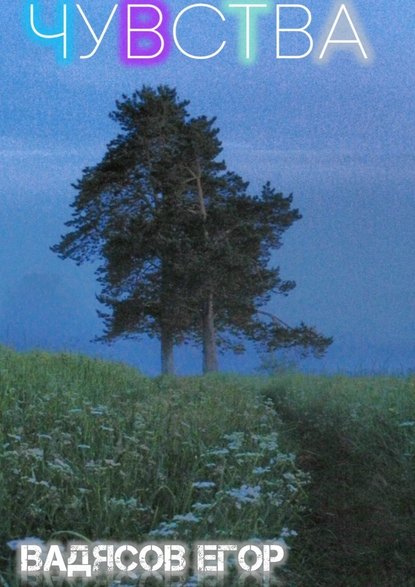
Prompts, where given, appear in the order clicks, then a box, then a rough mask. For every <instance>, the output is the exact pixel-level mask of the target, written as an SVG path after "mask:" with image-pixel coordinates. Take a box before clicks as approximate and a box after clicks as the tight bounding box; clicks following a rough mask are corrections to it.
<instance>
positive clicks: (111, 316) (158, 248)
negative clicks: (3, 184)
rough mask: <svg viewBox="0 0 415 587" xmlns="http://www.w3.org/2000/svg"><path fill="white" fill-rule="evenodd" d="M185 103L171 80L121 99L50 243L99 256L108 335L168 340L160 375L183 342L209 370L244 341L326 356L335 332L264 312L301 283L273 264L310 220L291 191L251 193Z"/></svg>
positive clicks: (73, 254) (82, 256)
mask: <svg viewBox="0 0 415 587" xmlns="http://www.w3.org/2000/svg"><path fill="white" fill-rule="evenodd" d="M187 106H188V102H186V101H184V102H180V101H179V100H178V98H177V94H176V91H175V90H174V89H171V88H168V87H166V86H161V87H159V88H157V90H153V89H151V88H148V87H143V89H142V90H141V91H137V92H135V93H134V94H133V95H132V97H131V98H128V97H127V96H123V99H122V101H119V102H117V104H116V110H115V111H114V112H113V113H112V114H111V117H112V119H113V120H115V121H116V122H118V123H119V125H120V126H121V129H122V133H121V134H120V135H118V137H117V138H116V139H114V140H113V141H112V142H111V143H110V144H109V145H108V149H107V152H106V154H105V156H104V158H103V160H102V161H101V163H99V164H98V165H96V166H95V167H93V168H87V169H85V170H84V172H83V177H82V178H81V180H79V181H78V182H77V183H76V184H75V185H74V187H75V188H76V190H77V192H78V194H77V197H76V198H75V201H74V203H73V207H74V213H73V219H72V220H70V221H69V222H67V226H68V227H70V228H71V229H72V230H71V232H69V233H68V234H67V235H66V236H64V237H62V240H61V242H60V243H59V244H58V245H55V246H54V247H53V248H52V250H53V251H55V252H56V253H58V254H59V255H60V256H61V257H62V258H71V259H74V260H75V261H76V262H77V263H82V262H84V261H87V260H90V259H93V258H96V257H98V258H100V259H101V265H100V266H99V268H98V270H97V274H98V280H99V282H100V284H101V288H102V289H101V295H100V296H98V299H99V300H100V302H101V303H102V304H104V305H105V306H106V308H107V310H106V311H105V312H100V315H101V317H102V318H103V320H104V325H105V330H104V335H103V336H102V337H101V338H102V339H103V340H106V341H111V340H113V339H115V338H117V337H120V336H124V337H137V336H140V335H142V334H144V333H145V334H148V335H150V336H156V337H158V338H160V341H161V356H162V361H161V362H162V372H163V373H172V372H173V371H174V365H173V347H174V345H175V344H176V343H182V342H188V341H192V340H193V341H196V342H199V343H202V346H203V370H204V372H209V371H215V370H217V369H218V360H217V346H218V345H219V346H225V347H226V346H228V347H229V346H230V347H232V348H234V349H236V350H237V349H241V348H242V344H241V340H243V339H244V338H248V339H251V340H254V341H255V342H257V343H259V344H265V346H266V348H267V349H268V350H271V349H275V348H279V347H281V346H295V345H300V346H302V347H303V348H308V349H311V350H312V351H313V352H314V353H315V354H322V353H324V350H325V348H326V347H327V346H328V345H329V344H330V342H331V339H329V338H325V337H323V336H321V335H319V334H318V333H317V332H316V331H315V330H314V329H310V328H308V327H306V326H305V325H304V324H301V325H300V326H299V327H297V328H290V327H288V326H287V325H285V324H284V323H283V322H282V321H280V320H278V319H277V318H276V317H273V316H271V315H269V313H268V312H267V311H266V310H265V309H264V307H265V308H266V304H267V303H268V302H269V300H270V298H271V295H272V294H284V295H286V294H287V293H288V292H289V291H290V290H291V289H292V288H293V287H294V286H295V284H294V283H293V282H291V281H283V280H282V279H281V277H280V273H279V268H270V267H269V263H270V258H271V253H272V251H274V250H276V249H278V248H279V247H280V246H281V243H282V241H281V237H282V235H283V233H284V232H285V230H287V229H288V228H289V227H290V226H291V225H292V224H293V223H294V222H296V221H297V220H299V219H300V218H301V216H300V214H299V212H298V210H296V209H293V208H292V197H291V196H288V197H284V196H283V195H282V194H277V193H276V192H275V191H274V190H273V189H272V188H271V186H270V185H269V184H266V185H265V186H264V188H263V190H262V193H261V194H260V196H257V197H255V196H250V195H249V194H248V193H247V189H248V184H247V183H246V182H244V181H243V180H242V178H241V177H239V176H238V175H237V174H235V173H232V172H230V171H228V170H227V168H226V165H225V163H224V162H223V161H220V160H218V157H219V155H220V153H221V151H222V145H221V142H220V140H219V138H218V132H219V131H218V129H216V128H215V127H214V124H215V119H208V118H206V117H205V116H201V117H198V118H190V117H189V114H188V112H187Z"/></svg>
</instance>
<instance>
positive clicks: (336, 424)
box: [0, 347, 415, 587]
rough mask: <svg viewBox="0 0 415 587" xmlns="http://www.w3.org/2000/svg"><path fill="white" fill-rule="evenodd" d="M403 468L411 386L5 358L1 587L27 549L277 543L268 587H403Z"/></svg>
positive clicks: (406, 527)
mask: <svg viewBox="0 0 415 587" xmlns="http://www.w3.org/2000/svg"><path fill="white" fill-rule="evenodd" d="M414 455H415V378H414V377H406V378H404V377H402V378H398V377H396V378H394V377H380V376H377V377H359V378H354V377H340V376H336V377H329V376H320V377H317V376H311V375H301V374H296V373H292V374H279V375H275V376H272V375H270V376H258V377H240V376H230V375H215V376H205V377H186V378H181V377H176V378H173V377H172V378H168V377H162V378H148V377H145V376H143V375H141V374H140V373H139V372H138V371H136V370H135V369H133V368H131V367H127V366H125V365H121V364H114V363H109V362H103V361H99V360H93V359H90V358H87V357H84V356H78V355H70V354H56V355H53V354H48V353H45V352H31V353H27V354H18V353H16V352H14V351H12V350H9V349H6V348H3V347H1V348H0V572H1V575H0V584H2V585H3V587H6V586H7V585H14V584H15V582H16V578H15V561H14V551H13V549H12V548H11V546H13V541H15V540H19V539H23V538H25V537H37V538H39V539H41V540H43V541H45V542H46V541H48V540H53V539H55V540H71V539H74V538H83V539H85V540H97V539H100V540H110V539H112V540H118V541H124V542H125V541H126V540H131V541H134V542H136V543H141V542H144V541H146V540H149V539H152V540H164V541H168V540H172V541H173V540H180V541H183V542H186V543H189V544H190V543H192V542H193V541H195V540H206V539H209V540H220V541H221V542H223V541H224V540H226V542H229V541H231V540H243V541H246V540H270V539H272V540H276V539H280V540H283V541H284V542H285V544H286V545H287V549H288V550H289V557H288V560H287V563H286V564H285V565H284V566H283V567H281V568H280V569H278V571H277V576H276V579H275V582H276V584H278V585H286V586H287V587H303V586H304V587H306V586H307V587H314V586H317V587H318V586H322V587H324V586H327V587H328V586H330V587H343V586H344V587H349V586H350V587H354V586H356V587H388V586H390V587H395V586H396V587H410V586H411V585H415V570H414V567H415V565H414V561H415V558H414V536H415V515H414V514H415V467H414ZM8 543H9V544H8Z"/></svg>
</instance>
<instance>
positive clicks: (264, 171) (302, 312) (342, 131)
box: [0, 0, 415, 374]
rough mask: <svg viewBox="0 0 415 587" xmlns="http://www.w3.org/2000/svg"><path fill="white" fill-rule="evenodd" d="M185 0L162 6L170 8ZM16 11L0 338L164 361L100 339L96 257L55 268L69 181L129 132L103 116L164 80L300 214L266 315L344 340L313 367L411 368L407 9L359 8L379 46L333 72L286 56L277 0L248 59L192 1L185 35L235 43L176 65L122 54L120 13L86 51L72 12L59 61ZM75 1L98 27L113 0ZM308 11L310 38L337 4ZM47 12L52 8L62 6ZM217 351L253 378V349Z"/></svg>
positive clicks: (231, 158)
mask: <svg viewBox="0 0 415 587" xmlns="http://www.w3.org/2000/svg"><path fill="white" fill-rule="evenodd" d="M190 3H191V2H190V1H181V0H180V1H178V0H175V1H173V2H169V5H170V6H171V11H172V13H173V15H175V14H177V12H178V11H179V9H180V8H182V7H184V6H186V5H188V4H190ZM212 3H214V4H216V5H217V6H221V3H219V2H212ZM21 4H22V3H21V2H17V3H13V4H11V3H8V4H7V5H6V6H2V8H1V12H0V21H1V35H0V76H1V78H0V79H1V102H0V165H1V174H0V197H1V199H0V244H1V246H0V267H1V274H0V275H1V281H0V342H3V343H5V344H9V345H11V346H13V347H16V348H19V349H27V348H33V347H42V348H48V349H72V350H80V351H83V352H85V351H86V352H88V353H93V354H98V355H101V356H108V357H112V358H114V359H118V360H125V361H128V362H131V363H133V364H134V365H136V366H138V367H139V368H140V369H142V370H143V371H144V372H146V373H149V374H154V373H157V372H158V371H159V345H158V343H157V341H150V342H149V341H148V340H143V341H142V342H126V341H120V342H119V343H117V344H115V345H114V346H112V347H106V346H103V345H101V344H99V345H98V344H92V343H90V342H89V341H90V340H91V339H92V338H94V336H96V335H97V334H100V332H101V324H100V321H99V320H98V318H97V317H96V314H95V310H96V305H97V304H96V301H95V294H96V293H98V291H99V290H98V287H97V284H96V281H95V277H94V274H93V270H94V268H93V266H83V267H81V268H79V267H76V266H75V264H74V263H73V262H71V261H65V262H64V261H61V260H59V259H58V258H57V257H56V256H55V255H53V254H52V253H51V252H50V251H49V246H50V245H52V244H54V243H56V242H57V241H58V240H59V237H60V235H61V234H62V233H63V232H64V231H65V228H64V226H63V223H64V222H65V221H66V220H68V219H69V216H70V208H69V204H70V203H71V202H72V200H73V198H74V195H75V191H74V190H73V189H72V188H71V185H70V184H71V182H74V181H75V180H76V179H78V178H80V177H81V173H82V169H83V168H84V167H85V166H87V165H94V164H96V163H98V161H99V160H100V159H101V157H102V155H103V154H104V152H105V146H106V144H107V143H108V142H109V141H110V140H111V139H112V138H113V137H114V136H115V134H116V133H117V132H118V128H117V126H116V125H115V124H114V123H113V122H111V121H110V120H109V118H108V116H107V115H108V113H109V112H110V111H111V110H113V108H114V103H115V100H116V99H117V98H119V97H121V95H122V94H123V93H126V94H130V93H131V92H132V91H133V90H134V89H136V88H139V87H141V85H142V84H143V83H147V84H151V85H158V84H169V85H172V86H176V87H177V88H178V91H179V96H180V97H181V98H188V99H190V100H191V104H190V107H189V110H190V112H191V114H193V115H198V114H206V115H209V116H213V115H215V116H217V125H218V127H219V128H220V129H221V133H220V137H221V139H222V141H223V146H224V152H223V156H224V158H225V160H226V161H227V164H228V166H229V168H230V169H232V170H234V171H236V172H238V173H240V174H241V175H242V176H243V177H244V178H245V179H247V180H249V181H250V182H251V186H252V190H256V189H258V188H259V187H260V185H261V184H262V183H264V182H265V181H266V180H268V179H269V180H271V182H272V183H273V184H274V185H275V187H277V188H278V189H280V190H281V191H284V192H285V193H291V192H293V194H294V203H295V205H296V206H297V207H298V208H299V209H300V211H301V213H302V214H303V219H302V220H301V221H300V222H298V223H296V225H295V226H294V227H293V228H291V229H290V230H289V232H288V233H287V234H286V237H285V241H284V245H283V248H282V249H281V250H280V251H279V252H278V253H277V255H276V257H275V260H276V263H278V264H279V265H280V266H281V270H282V276H283V277H284V278H287V279H294V280H295V281H296V282H297V289H296V290H295V291H294V292H293V293H292V294H291V295H290V296H289V297H288V298H284V299H282V298H278V299H277V298H276V299H275V300H274V301H273V302H272V304H271V306H272V311H274V312H275V313H277V314H278V315H279V316H280V317H281V318H282V319H284V320H285V321H286V322H289V323H292V324H295V323H298V322H299V321H300V320H304V321H305V322H307V323H308V324H314V325H316V326H317V327H318V328H319V330H321V331H322V332H323V333H324V334H327V335H332V336H333V337H334V339H335V343H334V344H333V345H332V347H331V348H330V350H329V352H328V354H327V357H326V358H325V359H324V360H323V361H320V362H319V363H316V362H313V361H308V362H307V363H305V364H304V367H305V368H308V369H315V368H318V369H324V370H327V371H359V372H360V371H370V372H373V371H388V372H391V371H394V372H406V371H407V370H409V369H414V368H415V332H414V325H415V301H414V299H415V296H414V291H415V279H414V268H415V263H414V254H413V251H414V250H415V230H414V229H415V196H414V187H415V164H414V163H415V156H414V151H415V115H414V98H415V73H414V72H415V62H414V57H413V47H414V43H415V33H414V29H413V23H414V22H415V4H414V3H413V2H399V3H398V2H387V1H386V0H377V1H376V2H374V1H373V2H372V1H368V0H365V1H363V0H362V1H357V0H356V1H355V2H354V7H355V10H356V12H357V13H358V15H359V20H360V23H361V24H362V25H363V28H364V31H365V35H366V38H367V40H368V41H369V42H370V45H371V47H372V50H373V53H374V60H373V62H372V63H371V64H370V65H366V66H362V65H361V63H360V61H358V60H357V59H356V57H355V56H354V55H353V53H352V52H346V53H340V52H338V53H336V55H335V56H333V58H332V59H331V60H330V61H329V62H328V63H326V64H324V65H318V64H316V62H315V59H313V57H309V58H307V59H304V60H280V61H277V60H275V58H274V54H275V48H274V47H275V32H274V27H275V15H274V9H273V10H272V12H271V13H270V14H269V15H267V16H264V17H263V18H261V19H260V20H259V21H258V22H259V24H260V26H259V29H258V35H257V38H258V48H257V60H256V63H255V64H254V65H251V66H244V65H242V64H241V63H240V62H239V57H238V49H237V39H236V37H237V35H236V33H237V31H238V26H237V24H236V20H235V19H232V18H231V17H228V20H227V22H226V23H225V24H222V23H220V22H219V21H218V20H217V17H215V16H214V15H212V17H210V15H209V14H208V13H207V12H206V11H204V12H203V18H201V17H202V11H200V12H199V13H198V14H197V15H196V11H195V12H194V15H193V17H192V18H190V15H189V19H188V22H187V25H186V26H183V33H182V36H181V38H182V39H183V44H185V43H186V47H187V48H188V50H190V51H192V50H193V51H195V52H198V51H200V52H202V51H203V50H206V51H211V50H214V49H215V48H216V47H217V46H218V44H219V43H220V42H221V41H222V39H223V38H226V40H227V47H226V48H225V50H224V51H223V52H222V53H221V54H220V55H219V56H218V57H217V58H215V59H212V60H209V61H200V62H196V61H194V60H189V59H187V58H185V57H184V56H182V55H181V54H180V53H179V52H178V51H177V50H176V49H173V51H172V55H171V57H170V59H169V60H168V62H167V63H166V64H164V65H162V66H158V67H152V68H145V69H141V68H125V67H123V66H121V65H120V63H119V61H118V56H117V51H118V49H117V44H118V17H117V16H116V17H115V20H114V21H113V23H112V25H111V27H110V30H109V32H108V34H107V36H106V38H105V39H104V41H103V43H102V45H101V47H100V49H99V50H98V52H97V54H96V56H95V57H94V58H92V59H90V60H89V61H80V60H79V59H78V55H79V54H80V53H81V54H86V53H89V52H90V51H91V50H92V48H93V46H94V43H93V40H92V38H91V36H90V34H89V33H88V32H87V30H86V27H85V25H84V24H83V23H82V20H81V18H80V16H79V15H78V16H77V18H76V33H77V34H76V39H75V43H76V51H75V60H74V62H73V64H71V65H67V66H64V67H63V66H61V65H57V64H56V61H55V55H54V52H53V50H52V49H49V48H46V47H44V46H41V45H39V44H36V43H34V42H32V40H30V39H29V38H28V37H27V35H26V33H25V30H24V23H23V18H22V13H23V11H22V6H21ZM80 4H81V5H82V7H83V9H84V10H85V12H86V14H87V15H88V16H89V17H90V20H91V23H92V25H93V26H95V28H96V29H97V30H99V31H101V29H102V26H103V24H104V23H105V21H106V19H107V17H108V16H109V14H110V12H111V9H112V7H113V5H114V2H112V1H108V0H100V2H99V3H97V2H96V1H92V0H89V1H87V0H83V1H81V2H80ZM270 4H271V5H272V6H273V4H272V3H270ZM305 4H306V5H307V6H308V7H309V8H310V10H311V11H312V14H313V23H312V25H311V27H310V32H311V33H312V34H313V37H314V38H315V40H316V42H317V41H319V40H320V38H321V36H322V32H323V30H326V21H327V18H328V16H329V15H330V12H331V9H332V6H333V5H334V4H333V5H332V3H331V2H328V1H324V2H323V1H322V0H318V1H317V0H313V1H312V0H309V1H308V2H305ZM346 4H347V5H349V3H347V2H346ZM40 5H41V6H42V7H43V8H44V15H45V18H50V16H51V14H52V8H53V7H54V6H55V5H56V2H55V1H52V0H49V1H44V2H41V3H40ZM301 18H303V15H302V14H300V15H299V19H300V20H301ZM300 20H298V21H297V22H300ZM39 28H40V27H39ZM298 47H299V49H298V50H299V51H300V50H301V43H300V44H299V45H298ZM303 50H304V49H303ZM314 55H315V53H314ZM221 362H222V366H223V368H224V369H228V370H237V371H241V372H249V371H252V370H253V369H255V367H257V366H258V364H259V359H258V356H257V354H256V353H255V352H254V351H253V350H250V351H249V352H248V354H247V355H245V356H243V357H234V356H232V355H226V356H225V357H222V361H221ZM200 363H201V357H200V352H199V350H197V349H183V350H180V352H178V353H177V367H178V371H179V372H182V373H190V372H198V371H199V370H200Z"/></svg>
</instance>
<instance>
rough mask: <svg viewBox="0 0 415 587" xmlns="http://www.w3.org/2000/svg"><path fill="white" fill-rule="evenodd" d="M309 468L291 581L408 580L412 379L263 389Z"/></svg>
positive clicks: (412, 573)
mask: <svg viewBox="0 0 415 587" xmlns="http://www.w3.org/2000/svg"><path fill="white" fill-rule="evenodd" d="M264 394H265V396H266V397H270V398H272V400H273V403H274V405H275V407H276V409H277V411H278V412H279V414H280V416H281V417H282V419H283V420H284V426H285V437H286V438H287V439H289V441H290V443H291V447H292V449H293V450H295V451H297V453H298V455H299V463H300V464H301V466H302V467H303V468H305V469H306V470H308V471H309V472H310V474H311V479H312V483H311V484H310V486H309V488H308V491H309V496H310V508H311V512H310V515H309V516H304V517H303V525H302V527H301V529H300V532H299V538H298V540H297V541H296V543H295V545H294V548H293V552H292V556H291V562H292V563H293V564H294V565H295V566H296V568H297V577H298V578H297V582H298V584H299V585H304V586H306V585H307V586H308V585H319V586H320V585H321V586H326V585H327V586H330V587H331V586H336V587H337V586H339V587H340V586H343V585H344V586H350V587H354V586H356V587H389V586H390V587H395V586H396V587H397V586H402V587H408V586H411V585H415V558H414V545H415V542H414V536H415V379H414V377H408V378H393V377H362V378H352V377H313V376H301V375H297V376H287V377H278V378H274V379H270V380H269V381H268V382H267V383H266V385H265V389H264Z"/></svg>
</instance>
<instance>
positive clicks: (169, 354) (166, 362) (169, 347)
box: [161, 332, 174, 375]
mask: <svg viewBox="0 0 415 587" xmlns="http://www.w3.org/2000/svg"><path fill="white" fill-rule="evenodd" d="M173 347H174V342H173V337H172V335H171V334H170V333H168V332H162V333H161V374H162V375H174V357H173Z"/></svg>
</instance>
